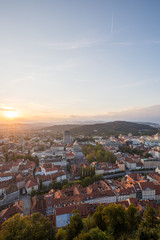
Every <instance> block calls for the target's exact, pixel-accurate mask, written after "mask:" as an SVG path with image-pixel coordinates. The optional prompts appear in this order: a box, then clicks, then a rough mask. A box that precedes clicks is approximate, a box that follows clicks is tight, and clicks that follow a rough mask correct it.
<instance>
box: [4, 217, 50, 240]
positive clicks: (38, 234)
mask: <svg viewBox="0 0 160 240" xmlns="http://www.w3.org/2000/svg"><path fill="white" fill-rule="evenodd" d="M21 239H23V240H41V239H43V240H54V239H55V229H54V228H53V226H52V223H51V222H49V220H48V219H47V218H45V217H44V216H43V215H41V214H40V213H34V214H32V215H31V216H25V217H22V216H21V215H20V214H16V215H15V216H13V217H11V218H9V219H8V220H7V221H5V222H4V223H3V224H2V228H1V231H0V240H21Z"/></svg>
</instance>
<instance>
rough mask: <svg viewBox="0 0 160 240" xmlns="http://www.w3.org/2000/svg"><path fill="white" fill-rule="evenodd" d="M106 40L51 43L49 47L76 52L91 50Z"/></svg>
mask: <svg viewBox="0 0 160 240" xmlns="http://www.w3.org/2000/svg"><path fill="white" fill-rule="evenodd" d="M104 42H106V40H86V39H84V40H77V41H74V42H61V43H59V42H55V43H49V44H48V46H49V47H52V48H54V49H57V50H74V49H80V48H90V47H93V46H96V45H98V44H100V43H104Z"/></svg>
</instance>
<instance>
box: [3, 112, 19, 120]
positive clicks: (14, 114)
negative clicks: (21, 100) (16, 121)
mask: <svg viewBox="0 0 160 240" xmlns="http://www.w3.org/2000/svg"><path fill="white" fill-rule="evenodd" d="M4 115H5V116H6V117H7V118H11V119H13V118H16V117H17V116H18V113H17V112H16V111H6V112H5V114H4Z"/></svg>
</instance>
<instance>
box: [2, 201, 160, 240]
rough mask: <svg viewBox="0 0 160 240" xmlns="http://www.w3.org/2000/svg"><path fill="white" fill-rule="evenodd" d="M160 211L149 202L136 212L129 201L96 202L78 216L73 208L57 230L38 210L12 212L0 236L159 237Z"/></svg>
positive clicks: (52, 239)
mask: <svg viewBox="0 0 160 240" xmlns="http://www.w3.org/2000/svg"><path fill="white" fill-rule="evenodd" d="M159 216H160V214H159V212H158V211H157V212H156V211H155V210H154V209H153V208H151V207H150V206H147V207H146V210H145V211H144V213H143V215H142V216H140V215H139V212H138V209H137V208H136V207H134V206H133V205H130V206H129V207H128V209H127V210H126V209H124V208H123V207H122V206H121V205H120V204H110V205H108V206H105V205H99V206H98V207H97V209H96V212H95V213H94V214H93V215H92V217H91V216H88V217H87V218H84V219H82V218H81V216H80V214H79V212H78V211H77V210H75V211H74V213H73V216H72V217H71V218H70V223H69V224H68V225H67V226H65V227H63V228H59V229H58V231H57V233H56V232H55V228H54V227H53V225H52V223H51V222H49V220H48V218H45V217H44V216H43V215H41V214H39V213H34V214H32V215H31V216H25V217H22V216H21V215H20V214H16V215H15V216H13V217H11V218H10V219H8V220H7V221H5V222H4V223H3V224H2V225H1V230H0V240H22V239H23V240H42V239H43V240H160V218H159Z"/></svg>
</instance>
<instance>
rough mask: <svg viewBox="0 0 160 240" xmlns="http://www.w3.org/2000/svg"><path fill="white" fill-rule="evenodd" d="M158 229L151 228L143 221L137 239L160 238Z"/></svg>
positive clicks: (151, 239) (156, 239)
mask: <svg viewBox="0 0 160 240" xmlns="http://www.w3.org/2000/svg"><path fill="white" fill-rule="evenodd" d="M158 239H159V237H158V231H157V229H156V228H149V227H147V226H144V224H143V223H141V224H140V225H139V228H138V231H137V234H136V240H158Z"/></svg>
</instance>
